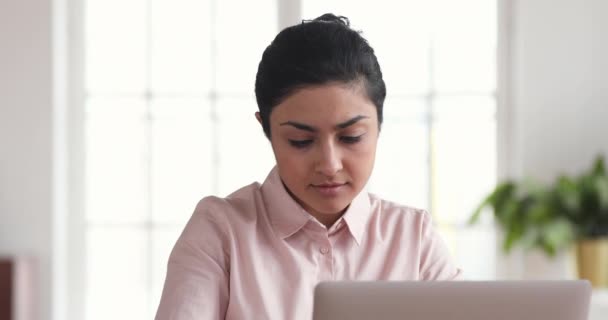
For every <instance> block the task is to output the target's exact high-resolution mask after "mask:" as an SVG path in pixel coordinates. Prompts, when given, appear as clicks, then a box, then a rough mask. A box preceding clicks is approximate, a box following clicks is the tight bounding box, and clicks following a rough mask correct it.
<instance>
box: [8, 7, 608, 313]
mask: <svg viewBox="0 0 608 320" xmlns="http://www.w3.org/2000/svg"><path fill="white" fill-rule="evenodd" d="M326 12H332V13H335V14H339V15H344V16H347V17H348V18H349V19H350V20H351V24H352V26H353V27H354V28H355V29H358V30H362V31H363V36H364V37H365V38H366V39H368V41H369V42H370V44H371V45H372V47H374V48H375V50H376V54H377V57H378V59H379V62H380V65H381V67H382V70H383V73H384V77H385V81H386V83H387V91H388V95H387V99H386V102H385V123H384V125H383V130H382V133H381V138H380V142H379V149H378V155H377V161H376V167H375V169H374V173H373V176H372V179H371V181H370V190H371V191H372V192H374V193H377V194H379V195H382V196H384V197H385V198H388V199H391V200H394V201H397V202H400V203H404V204H408V205H412V206H417V207H421V208H425V209H428V210H429V211H431V212H432V214H433V217H434V221H435V224H436V225H437V227H438V228H439V230H440V232H441V233H442V235H443V236H444V238H445V239H446V241H447V243H448V245H449V247H450V249H451V250H452V253H453V254H454V256H455V258H456V260H457V262H458V264H459V265H460V266H461V267H462V268H463V269H464V270H465V273H466V277H467V278H468V279H473V280H480V279H569V278H573V277H574V276H573V274H572V270H571V264H570V262H569V261H570V260H569V258H568V256H567V253H563V254H560V255H558V256H557V257H555V258H551V259H549V258H547V257H546V256H544V255H542V254H540V253H536V252H524V251H522V250H519V251H518V250H515V251H514V252H512V253H511V254H509V255H504V254H503V253H502V251H501V245H500V240H501V239H500V232H499V231H498V230H497V229H496V227H495V225H494V222H493V220H492V217H491V215H485V216H484V218H483V219H482V221H481V223H478V224H476V225H474V226H471V225H469V224H468V223H467V220H468V219H469V217H470V215H471V213H472V212H473V210H474V209H475V207H476V206H477V205H478V204H479V203H480V201H481V200H482V199H483V197H484V196H485V195H487V193H488V192H489V191H491V190H492V188H493V187H494V185H495V184H496V183H497V182H499V181H502V180H504V179H507V178H513V179H519V178H524V177H532V178H534V179H537V180H539V181H551V180H553V179H554V178H555V177H556V176H557V175H559V174H562V173H567V174H576V173H578V172H580V171H581V170H583V169H586V168H587V167H589V166H590V164H591V162H592V160H593V159H594V158H595V157H596V156H597V155H600V154H604V155H607V154H608V126H606V123H607V120H608V60H607V59H606V58H605V57H607V56H608V40H607V39H608V2H606V1H603V0H553V1H549V0H533V1H523V0H520V1H518V0H404V1H389V0H376V1H371V2H370V1H352V0H351V1H347V0H292V1H289V0H257V1H246V0H127V1H125V0H122V1H119V0H55V1H50V0H37V1H34V0H0V256H1V257H3V258H5V259H16V260H15V261H20V262H23V264H24V265H27V266H29V267H23V269H22V270H27V271H23V272H24V273H25V274H27V276H24V277H25V278H27V279H29V280H24V281H23V282H24V283H26V285H25V286H26V287H27V288H30V289H28V290H29V291H27V290H26V292H22V293H21V294H20V295H22V296H23V297H24V298H23V299H22V300H21V301H28V302H27V303H26V304H25V305H20V306H16V307H14V310H15V311H14V312H13V313H14V314H15V317H17V316H19V317H21V318H18V319H26V318H27V319H41V320H47V319H49V320H50V319H52V320H60V319H70V320H71V319H73V320H76V319H86V320H97V319H151V318H153V316H154V313H155V311H156V307H157V305H158V301H159V298H160V293H161V290H162V285H163V281H164V276H165V271H166V262H167V258H168V254H169V251H170V250H171V248H172V246H173V244H174V243H175V240H176V239H177V236H178V235H179V233H180V232H181V229H182V228H183V226H184V225H185V223H186V222H187V219H188V218H189V216H190V215H191V214H192V211H193V209H194V206H195V205H196V203H197V201H198V200H199V199H201V198H202V197H203V196H206V195H211V194H214V195H219V196H225V195H227V194H229V193H231V192H232V191H234V190H236V189H237V188H239V187H240V186H243V185H245V184H249V183H251V182H253V181H256V180H257V181H260V182H262V181H263V179H264V178H265V177H266V175H267V173H268V171H269V170H270V169H271V168H272V166H273V163H274V158H273V155H272V150H271V148H270V145H269V143H268V142H267V140H266V138H265V137H264V134H263V132H262V130H261V128H260V127H259V125H258V123H257V121H256V120H255V118H254V113H255V111H256V110H257V105H256V102H255V97H254V93H253V88H254V81H255V74H256V71H257V64H258V63H259V60H260V59H261V55H262V52H263V50H264V49H265V47H266V46H267V45H268V44H269V43H270V41H271V40H272V39H273V38H274V36H275V35H276V34H277V33H278V31H280V30H281V29H283V28H284V27H286V26H289V25H292V24H295V23H299V22H300V21H301V20H302V19H313V18H315V17H317V16H319V15H321V14H323V13H326ZM243 157H247V161H246V162H245V161H243ZM595 296H596V297H600V296H605V292H603V291H602V290H596V293H595ZM595 301H596V302H595V305H594V308H595V309H594V310H596V311H594V312H595V313H594V314H595V315H596V316H599V317H600V318H601V315H602V314H603V315H604V316H606V315H608V313H602V312H608V302H606V301H608V299H605V298H604V299H600V298H598V299H595ZM597 301H599V302H597ZM602 301H604V302H602ZM602 308H604V309H602ZM597 310H603V311H597ZM15 319H17V318H15ZM598 319H599V318H598Z"/></svg>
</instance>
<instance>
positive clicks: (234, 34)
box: [214, 0, 278, 94]
mask: <svg viewBox="0 0 608 320" xmlns="http://www.w3.org/2000/svg"><path fill="white" fill-rule="evenodd" d="M276 1H277V0H258V1H239V0H222V1H216V2H215V4H216V6H217V15H216V22H217V25H216V26H215V30H216V37H215V38H216V44H217V55H215V56H214V59H215V63H216V66H217V70H216V71H217V73H216V76H217V88H216V89H217V90H218V91H220V92H224V93H245V94H251V93H252V92H253V90H254V84H255V75H256V73H257V70H258V64H259V63H260V60H261V59H262V53H263V52H264V49H266V47H267V46H268V45H269V44H270V42H271V41H272V39H274V36H275V35H276V33H277V31H278V27H277V24H278V22H277V20H278V19H277V8H276ZM235 8H238V10H235Z"/></svg>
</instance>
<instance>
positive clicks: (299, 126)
mask: <svg viewBox="0 0 608 320" xmlns="http://www.w3.org/2000/svg"><path fill="white" fill-rule="evenodd" d="M367 118H369V117H367V116H361V115H359V116H356V117H354V118H352V119H350V120H347V121H344V122H341V123H338V124H337V125H336V126H335V128H336V129H345V128H347V127H349V126H352V125H353V124H355V123H357V122H359V121H360V120H362V119H367ZM280 125H281V126H286V125H287V126H292V127H294V128H296V129H300V130H304V131H309V132H317V131H318V129H317V128H315V127H313V126H310V125H307V124H303V123H300V122H295V121H287V122H283V123H281V124H280Z"/></svg>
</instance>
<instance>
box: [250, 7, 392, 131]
mask: <svg viewBox="0 0 608 320" xmlns="http://www.w3.org/2000/svg"><path fill="white" fill-rule="evenodd" d="M329 82H343V83H345V84H352V83H357V82H360V83H361V84H363V86H364V88H365V91H366V93H367V96H368V98H369V99H370V100H371V101H372V103H373V104H374V105H375V106H376V112H377V114H378V127H380V125H381V124H382V106H383V105H384V98H385V97H386V87H385V84H384V80H382V71H381V70H380V65H379V64H378V60H377V59H376V55H375V54H374V49H372V47H371V46H370V45H369V44H368V42H367V40H365V39H364V38H363V37H362V36H361V34H360V33H359V32H357V31H355V30H353V29H351V28H350V22H349V20H348V18H346V17H343V16H336V15H333V14H330V13H327V14H324V15H322V16H320V17H318V18H316V19H314V20H303V21H302V23H301V24H298V25H294V26H291V27H288V28H286V29H284V30H283V31H281V32H280V33H279V34H278V35H277V36H276V37H275V38H274V40H273V41H272V43H271V44H270V45H269V46H268V47H267V48H266V50H264V54H263V55H262V61H260V64H259V67H258V73H257V76H256V80H255V96H256V99H257V103H258V108H259V110H260V116H261V118H262V127H263V128H264V133H265V134H266V137H268V138H269V139H270V123H269V118H270V113H271V112H272V109H273V108H274V107H276V106H277V105H278V104H280V103H281V102H282V101H283V100H284V99H285V98H287V97H288V96H289V95H290V94H293V93H294V91H296V90H298V89H301V88H303V87H307V86H315V85H322V84H326V83H329Z"/></svg>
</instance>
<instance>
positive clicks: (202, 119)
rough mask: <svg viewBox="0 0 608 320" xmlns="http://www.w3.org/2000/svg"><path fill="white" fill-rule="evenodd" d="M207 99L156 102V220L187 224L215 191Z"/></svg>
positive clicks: (154, 111) (153, 194) (153, 126)
mask: <svg viewBox="0 0 608 320" xmlns="http://www.w3.org/2000/svg"><path fill="white" fill-rule="evenodd" d="M209 116H210V110H209V104H208V101H207V100H202V99H187V98H183V99H178V98H175V99H156V100H154V101H153V102H152V117H153V122H152V140H151V141H152V159H151V163H152V177H151V179H152V181H151V183H152V185H151V192H152V197H151V200H152V214H153V218H154V221H155V222H160V223H176V224H179V225H183V224H185V222H186V221H187V220H188V218H189V217H190V215H192V212H193V210H194V207H195V206H196V203H197V202H198V201H199V200H200V199H201V198H202V197H204V196H205V195H208V194H210V193H211V192H212V187H213V172H212V165H213V163H212V161H213V159H212V156H213V142H212V139H213V137H212V134H213V131H212V126H211V120H210V117H209Z"/></svg>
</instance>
